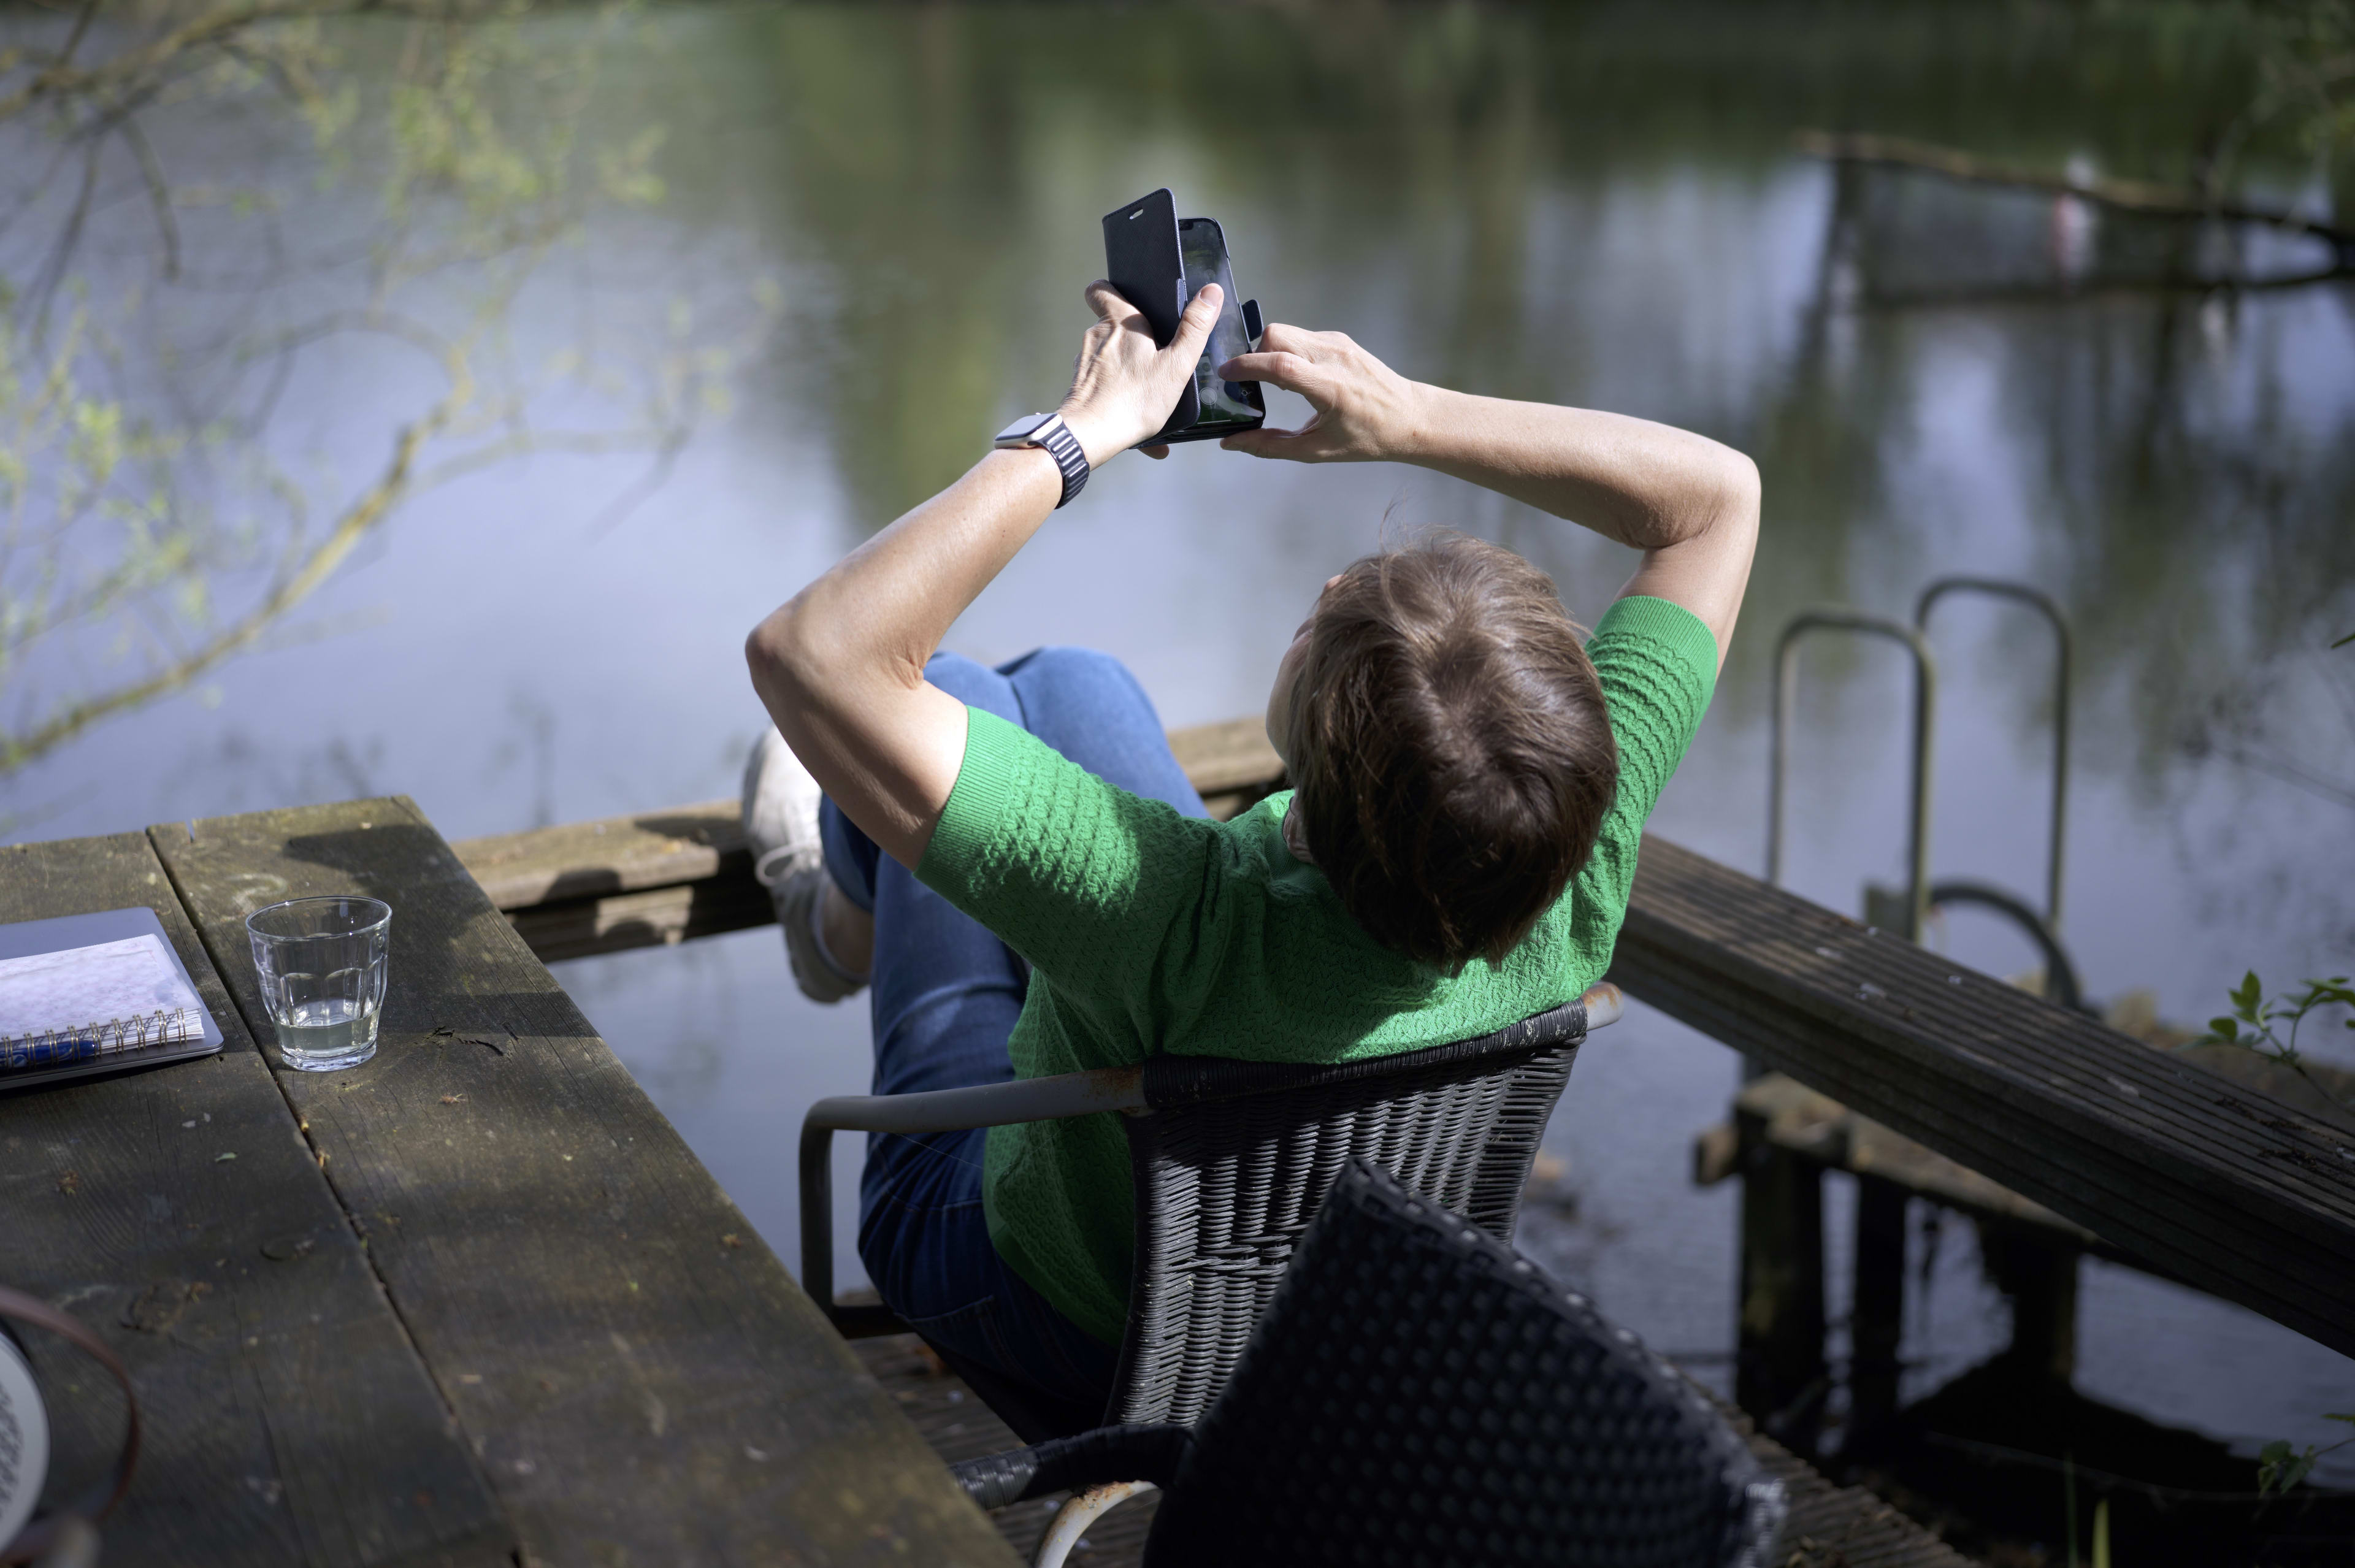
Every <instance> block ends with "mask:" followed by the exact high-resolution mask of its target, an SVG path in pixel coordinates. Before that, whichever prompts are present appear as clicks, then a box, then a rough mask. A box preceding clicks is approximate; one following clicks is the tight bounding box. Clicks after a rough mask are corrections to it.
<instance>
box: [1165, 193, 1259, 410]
mask: <svg viewBox="0 0 2355 1568" xmlns="http://www.w3.org/2000/svg"><path fill="white" fill-rule="evenodd" d="M1177 254H1178V257H1179V259H1180V261H1182V262H1183V263H1184V267H1185V275H1186V297H1187V298H1188V299H1189V300H1190V299H1192V298H1193V297H1194V296H1195V295H1196V294H1198V293H1200V292H1201V290H1202V286H1203V285H1204V284H1205V283H1216V284H1218V285H1219V292H1220V294H1222V295H1223V296H1225V303H1224V304H1221V305H1220V306H1219V319H1218V321H1217V323H1216V324H1215V325H1212V326H1211V328H1210V341H1209V347H1206V348H1204V349H1203V351H1202V357H1201V359H1200V361H1199V362H1198V363H1197V364H1196V365H1195V367H1194V398H1195V401H1196V403H1197V404H1198V405H1199V412H1198V413H1197V414H1196V416H1195V419H1194V423H1193V426H1192V428H1191V429H1190V430H1189V431H1188V433H1187V437H1186V439H1188V440H1189V441H1209V440H1213V439H1215V438H1217V437H1219V436H1222V435H1231V434H1233V433H1234V432H1236V431H1239V430H1257V429H1258V428H1259V427H1260V426H1261V425H1263V424H1265V423H1266V422H1267V400H1266V399H1265V398H1263V397H1262V396H1261V395H1260V389H1259V383H1258V382H1257V381H1228V380H1223V379H1220V376H1219V367H1220V366H1221V365H1223V364H1225V363H1226V362H1227V361H1228V360H1230V359H1232V358H1234V357H1236V356H1238V355H1241V354H1248V353H1250V352H1251V336H1250V334H1249V333H1247V332H1246V331H1245V330H1244V329H1243V309H1242V300H1241V296H1239V295H1238V294H1237V293H1235V274H1234V268H1233V266H1232V264H1231V262H1230V261H1229V259H1228V256H1227V233H1226V230H1225V229H1220V227H1219V224H1218V220H1217V219H1210V218H1181V219H1178V220H1177Z"/></svg>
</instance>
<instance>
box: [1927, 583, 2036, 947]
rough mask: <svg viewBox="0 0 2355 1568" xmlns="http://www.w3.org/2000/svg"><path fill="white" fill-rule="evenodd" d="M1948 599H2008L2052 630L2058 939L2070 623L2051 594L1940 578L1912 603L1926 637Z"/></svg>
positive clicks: (2019, 585)
mask: <svg viewBox="0 0 2355 1568" xmlns="http://www.w3.org/2000/svg"><path fill="white" fill-rule="evenodd" d="M1950 593H1984V594H1986V595H1987V596H1988V597H1989V598H1994V599H2009V600H2010V601H2012V602H2013V603H2019V604H2025V605H2027V606H2028V607H2029V608H2030V609H2031V610H2034V611H2036V612H2037V613H2039V614H2041V615H2042V616H2043V617H2044V619H2045V621H2046V622H2047V623H2048V624H2051V627H2052V636H2053V643H2054V660H2053V669H2052V837H2051V848H2049V850H2048V851H2047V853H2046V857H2045V863H2044V923H2045V925H2046V926H2047V927H2048V928H2049V929H2050V930H2051V931H2052V932H2054V933H2058V932H2059V931H2060V929H2061V875H2062V846H2063V844H2064V842H2065V838H2066V832H2067V825H2068V810H2069V667H2070V637H2069V620H2068V617H2067V616H2065V615H2063V614H2062V613H2061V606H2060V605H2058V604H2056V603H2053V601H2052V598H2051V595H2050V594H2047V593H2045V592H2042V591H2041V590H2040V589H2035V588H2030V587H2029V586H2028V585H2027V584H2026V583H2024V582H2007V581H2003V580H2001V579H1999V578H1993V577H1967V576H1958V577H1942V578H1939V579H1938V580H1937V581H1934V582H1933V583H1931V584H1930V585H1929V586H1928V587H1927V588H1924V589H1923V590H1922V596H1921V597H1920V598H1919V599H1916V600H1915V601H1914V602H1913V624H1914V626H1915V628H1916V629H1918V630H1919V631H1921V632H1922V633H1923V634H1924V635H1927V634H1928V632H1929V629H1930V612H1931V610H1932V609H1933V608H1934V606H1935V605H1936V604H1937V603H1938V601H1939V600H1941V599H1943V598H1945V596H1946V595H1948V594H1950Z"/></svg>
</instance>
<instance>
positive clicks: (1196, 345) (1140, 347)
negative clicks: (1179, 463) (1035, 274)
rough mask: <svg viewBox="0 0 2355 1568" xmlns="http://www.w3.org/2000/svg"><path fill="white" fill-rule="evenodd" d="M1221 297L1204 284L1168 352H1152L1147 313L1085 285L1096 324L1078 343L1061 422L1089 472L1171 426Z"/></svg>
mask: <svg viewBox="0 0 2355 1568" xmlns="http://www.w3.org/2000/svg"><path fill="white" fill-rule="evenodd" d="M1224 297H1225V296H1224V295H1222V294H1221V293H1220V292H1219V285H1218V284H1216V283H1205V284H1203V285H1202V292H1201V293H1198V294H1196V295H1195V296H1194V299H1193V303H1191V304H1188V305H1187V307H1186V313H1185V314H1184V315H1181V316H1179V317H1178V318H1177V336H1175V337H1173V338H1171V339H1170V341H1169V347H1167V348H1156V347H1154V346H1153V328H1152V327H1151V326H1149V325H1146V320H1145V315H1144V313H1143V312H1141V311H1139V310H1138V309H1137V308H1136V307H1135V305H1133V304H1129V303H1128V302H1127V301H1126V300H1124V299H1123V298H1121V296H1120V293H1119V292H1118V291H1117V290H1115V289H1114V287H1113V286H1112V285H1111V284H1110V283H1105V282H1104V281H1103V280H1102V279H1101V278H1099V279H1098V280H1097V281H1096V282H1094V283H1090V284H1089V285H1088V305H1089V307H1090V308H1091V309H1092V310H1093V311H1094V312H1095V313H1096V324H1095V325H1093V326H1092V327H1090V328H1088V332H1087V336H1085V337H1083V338H1082V339H1081V340H1080V357H1079V359H1078V361H1077V362H1076V363H1075V364H1074V365H1073V367H1072V370H1071V395H1070V396H1069V397H1067V398H1065V399H1064V400H1063V406H1062V408H1061V410H1060V412H1061V414H1062V416H1063V422H1064V423H1065V424H1067V425H1069V426H1070V427H1071V433H1072V434H1073V435H1076V436H1078V437H1079V438H1080V447H1081V450H1082V451H1084V452H1085V453H1087V454H1088V464H1089V466H1090V467H1102V466H1103V464H1105V463H1106V462H1107V461H1109V460H1110V459H1111V458H1112V457H1113V455H1114V453H1121V452H1124V451H1126V450H1127V449H1128V448H1130V447H1132V446H1135V444H1136V443H1138V442H1140V441H1143V440H1144V439H1145V438H1146V437H1147V436H1149V435H1152V434H1154V433H1155V432H1157V431H1159V430H1160V429H1161V427H1162V426H1163V425H1165V424H1167V423H1168V422H1169V414H1170V411H1172V410H1174V409H1175V408H1177V400H1178V399H1179V398H1180V397H1182V396H1184V395H1185V391H1186V383H1187V382H1188V380H1189V379H1192V377H1193V374H1194V367H1195V365H1196V363H1197V362H1199V360H1200V359H1201V357H1202V347H1203V345H1205V344H1207V343H1208V342H1209V340H1210V327H1211V326H1212V325H1213V324H1215V323H1216V322H1217V321H1218V319H1219V307H1220V304H1223V303H1224ZM1145 452H1146V455H1148V456H1151V457H1167V456H1168V455H1169V448H1168V447H1167V446H1148V447H1146V448H1145Z"/></svg>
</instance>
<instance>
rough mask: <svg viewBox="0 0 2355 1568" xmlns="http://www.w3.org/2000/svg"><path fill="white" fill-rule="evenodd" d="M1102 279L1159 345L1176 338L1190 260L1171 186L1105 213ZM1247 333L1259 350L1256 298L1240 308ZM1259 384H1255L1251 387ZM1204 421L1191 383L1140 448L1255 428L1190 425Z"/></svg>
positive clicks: (1199, 439)
mask: <svg viewBox="0 0 2355 1568" xmlns="http://www.w3.org/2000/svg"><path fill="white" fill-rule="evenodd" d="M1103 231H1104V277H1105V279H1106V280H1107V281H1108V282H1110V283H1111V284H1112V286H1113V287H1114V289H1116V290H1118V291H1119V293H1120V296H1121V297H1122V298H1123V299H1124V300H1126V301H1128V303H1129V304H1133V305H1135V307H1136V309H1137V312H1138V314H1139V315H1143V316H1144V317H1145V322H1146V325H1147V326H1148V327H1150V328H1151V329H1152V331H1153V341H1154V343H1155V345H1156V347H1163V348H1167V347H1168V346H1169V340H1170V339H1171V338H1173V337H1175V336H1177V318H1178V317H1179V316H1180V315H1183V314H1184V313H1185V309H1186V298H1187V296H1186V262H1185V256H1184V253H1183V251H1181V250H1180V249H1179V246H1178V243H1177V198H1176V197H1172V196H1171V195H1170V194H1169V189H1168V187H1166V186H1165V187H1162V188H1161V189H1159V190H1156V191H1155V192H1153V193H1152V194H1151V195H1149V196H1145V197H1139V198H1138V199H1136V200H1135V201H1132V202H1128V203H1125V204H1124V205H1123V206H1122V207H1121V208H1120V209H1119V210H1118V211H1117V212H1109V213H1106V214H1105V215H1104V220H1103ZM1241 313H1242V317H1243V320H1244V322H1245V324H1246V325H1245V330H1246V332H1248V333H1249V335H1250V337H1251V340H1252V347H1257V346H1258V341H1259V333H1258V331H1257V330H1256V329H1255V326H1254V325H1252V324H1255V323H1257V322H1258V320H1259V316H1260V310H1259V302H1258V301H1257V300H1246V301H1244V302H1243V304H1242V305H1241ZM1253 385H1256V383H1253ZM1201 417H1202V402H1201V399H1200V398H1199V396H1198V395H1197V394H1196V392H1195V390H1194V383H1193V382H1192V381H1191V380H1190V379H1189V380H1188V381H1187V383H1186V389H1185V391H1184V392H1183V393H1182V394H1180V396H1179V397H1178V400H1177V408H1176V409H1174V410H1172V411H1170V415H1169V420H1168V422H1167V423H1166V424H1164V425H1163V426H1162V427H1161V430H1160V432H1159V433H1158V434H1156V435H1154V436H1152V437H1151V438H1149V439H1148V440H1147V441H1145V442H1141V443H1138V444H1139V445H1157V444H1165V443H1177V442H1187V441H1216V440H1218V439H1219V438H1220V437H1221V436H1226V435H1231V434H1233V433H1234V432H1236V431H1237V430H1239V429H1252V428H1254V427H1252V426H1248V425H1234V424H1227V423H1221V424H1218V425H1214V426H1211V427H1210V428H1209V429H1206V430H1199V431H1197V430H1195V429H1193V428H1192V427H1193V426H1194V424H1195V423H1196V422H1197V421H1199V420H1200V419H1201Z"/></svg>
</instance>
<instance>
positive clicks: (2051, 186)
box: [1796, 131, 2355, 268]
mask: <svg viewBox="0 0 2355 1568" xmlns="http://www.w3.org/2000/svg"><path fill="white" fill-rule="evenodd" d="M1796 141H1797V143H1798V144H1799V146H1800V148H1801V149H1802V150H1803V151H1805V152H1808V153H1812V154H1814V155H1816V156H1817V157H1819V158H1828V159H1831V160H1832V161H1834V162H1836V163H1850V164H1878V165H1882V166H1885V167H1889V168H1900V169H1912V170H1914V171H1915V172H1917V173H1921V174H1929V175H1936V176H1940V177H1942V178H1945V179H1950V180H1955V181H1958V182H1961V183H1963V184H1967V185H1995V186H2009V187H2012V188H2013V189H2016V190H2034V191H2042V192H2045V193H2046V194H2049V195H2051V196H2070V197H2077V198H2079V199H2080V200H2083V201H2089V202H2092V203H2094V205H2095V206H2098V207H2108V208H2115V209H2117V210H2118V211H2121V212H2139V213H2144V214H2147V215H2150V216H2153V217H2159V218H2188V219H2201V218H2212V219H2226V220H2228V221H2231V222H2234V223H2262V224H2264V225H2267V226H2268V227H2271V228H2275V229H2286V230H2287V231H2289V232H2291V233H2294V234H2306V235H2310V236H2311V237H2313V238H2314V239H2317V240H2321V241H2323V242H2324V243H2325V244H2327V245H2328V246H2330V247H2331V248H2332V249H2333V250H2334V251H2337V252H2338V254H2339V266H2340V267H2341V268H2350V267H2355V229H2343V228H2340V227H2339V226H2338V225H2336V224H2332V223H2326V222H2324V221H2323V220H2321V219H2318V218H2308V217H2307V216H2306V215H2304V214H2303V213H2297V212H2292V211H2290V210H2289V209H2288V208H2277V207H2260V206H2256V205H2254V204H2252V203H2249V202H2243V201H2227V200H2224V199H2222V198H2221V197H2210V196H2208V195H2205V194H2203V193H2202V192H2200V191H2197V190H2193V189H2190V188H2189V187H2182V186H2168V185H2158V184H2154V183H2152V182H2150V181H2147V180H2118V179H2104V178H2100V177H2098V176H2096V177H2093V178H2087V179H2077V178H2073V177H2072V176H2068V175H2056V174H2052V173H2051V172H2049V171H2047V170H2044V169H2040V168H2036V167H2033V166H2031V165H2027V164H2014V163H2007V162H2004V161H2002V160H2000V159H1996V158H1981V157H1977V156H1974V155H1971V154H1969V153H1963V152H1957V151H1955V149H1954V148H1952V147H1940V146H1934V145H1932V144H1929V143H1927V142H1914V141H1909V140H1907V139H1906V138H1904V137H1902V136H1863V135H1849V136H1842V135H1834V134H1831V133H1828V132H1823V131H1802V132H1800V133H1799V134H1798V136H1797V137H1796Z"/></svg>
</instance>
